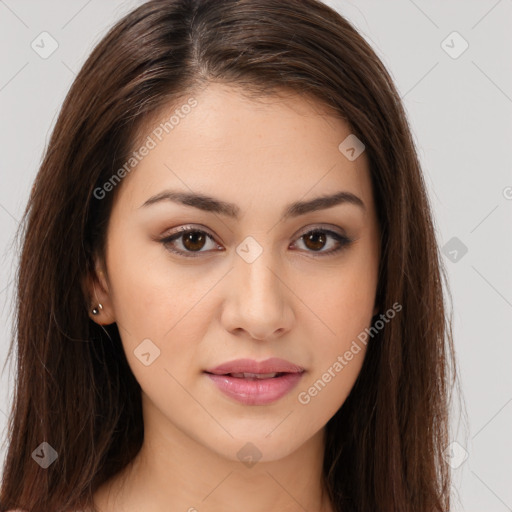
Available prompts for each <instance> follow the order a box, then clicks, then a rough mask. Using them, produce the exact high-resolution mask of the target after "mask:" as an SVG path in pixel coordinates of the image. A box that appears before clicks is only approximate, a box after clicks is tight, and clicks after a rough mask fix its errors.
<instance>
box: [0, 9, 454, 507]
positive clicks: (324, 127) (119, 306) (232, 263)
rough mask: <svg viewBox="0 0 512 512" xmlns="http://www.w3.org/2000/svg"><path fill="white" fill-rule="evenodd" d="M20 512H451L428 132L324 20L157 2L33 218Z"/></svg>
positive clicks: (84, 86)
mask: <svg viewBox="0 0 512 512" xmlns="http://www.w3.org/2000/svg"><path fill="white" fill-rule="evenodd" d="M25 221H26V225H25V231H24V233H23V236H24V238H23V250H22V255H21V260H20V268H19V274H18V283H17V290H18V296H17V323H16V326H17V331H16V340H15V342H16V343H17V348H18V350H17V369H18V373H17V380H16V389H15V397H14V403H13V410H12V413H11V418H10V424H9V446H8V453H7V459H6V462H5V467H4V475H3V483H2V488H1V495H0V500H1V507H2V508H1V510H2V511H4V510H8V509H13V508H16V507H18V508H20V509H24V510H28V511H43V510H44V511H76V510H95V511H101V512H111V511H115V510H124V511H127V512H128V511H135V510H148V511H157V512H159V511H163V510H188V511H194V510H199V511H202V510H211V511H217V510H223V511H230V510H235V509H236V510H238V509H240V508H241V507H243V508H244V510H246V511H261V510H315V511H321V512H326V511H337V512H338V511H343V512H346V511H364V512H367V511H370V510H371V511H411V510H414V511H415V512H427V511H428V512H432V511H447V510H449V503H450V499H449V489H450V475H449V471H448V466H447V464H446V462H445V461H444V459H443V456H442V454H443V450H444V449H445V447H446V445H447V443H448V439H447V427H448V423H447V422H448V405H447V404H448V393H449V388H450V376H451V375H452V374H451V373H450V370H451V369H452V368H453V366H454V365H453V346H452V337H451V326H450V323H449V322H448V321H447V319H446V314H445V304H444V302H443V287H442V283H441V276H442V272H443V269H442V266H441V262H440V258H439V252H438V248H437V243H436V239H435V232H434V228H433V220H432V213H431V210H430V206H429V201H428V197H427V194H426V190H425V184H424V181H423V177H422V174H421V169H420V166H419V162H418V158H417V154H416V150H415V147H414V143H413V141H412V137H411V134H410V130H409V127H408V123H407V120H406V116H405V113H404V110H403V107H402V105H401V102H400V99H399V96H398V94H397V92H396V89H395V87H394V85H393V83H392V80H391V78H390V76H389V74H388V73H387V71H386V70H385V68H384V66H383V65H382V63H381V62H380V60H379V59H378V58H377V56H376V55H375V53H374V52H373V51H372V49H371V48H370V47H369V46H368V45H367V44H366V42H365V41H364V39H363V38H362V37H361V36H360V35H359V34H358V33H357V32H356V30H355V29H354V28H353V27H352V26H351V25H350V24H349V23H348V22H347V21H346V20H345V19H344V18H343V17H341V16H340V15H339V14H337V13H336V12H334V11H333V10H331V9H330V8H328V7H326V6H325V5H323V4H321V3H319V2H316V1H314V0H286V1H283V0H279V1H277V0H241V1H240V0H239V1H235V0H222V1H219V0H150V1H149V2H147V3H145V4H144V5H142V6H140V7H139V8H137V9H135V10H134V11H133V12H132V13H130V14H128V15H127V16H125V17H124V18H123V19H122V20H121V21H120V22H119V23H117V24H116V26H115V27H114V28H112V30H111V31H110V32H109V33H108V34H107V35H106V36H105V37H104V39H103V40H102V41H101V42H100V43H99V44H98V46H97V47H96V48H95V50H94V51H93V53H92V55H91V56H90V57H89V59H88V60H87V62H86V63H85V65H84V66H83V68H82V70H81V71H80V73H79V75H78V76H77V78H76V80H75V82H74V84H73V86H72V88H71V90H70V92H69V94H68V96H67V98H66V100H65V103H64V105H63V107H62V110H61V113H60V115H59V118H58V121H57V123H56V126H55V129H54V131H53V135H52V138H51V140H50V143H49V147H48V149H47V152H46V155H45V158H44V161H43V163H42V166H41V169H40V171H39V173H38V175H37V178H36V181H35V184H34V187H33V189H32V193H31V196H30V200H29V204H28V207H27V210H26V213H25Z"/></svg>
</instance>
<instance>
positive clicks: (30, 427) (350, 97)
mask: <svg viewBox="0 0 512 512" xmlns="http://www.w3.org/2000/svg"><path fill="white" fill-rule="evenodd" d="M212 80H216V81H222V82H224V83H227V84H232V85H236V86H238V87H240V88H241V89H242V90H244V91H246V92H248V93H251V94H253V95H254V97H255V98H256V97H258V96H261V95H266V94H272V93H273V92H275V91H279V90H283V89H289V90H293V91H295V92H298V93H300V94H307V95H309V96H310V97H313V98H315V99H316V100H317V101H319V102H321V103H322V104H323V105H325V106H327V107H328V108H330V109H331V110H332V111H333V112H335V113H336V114H337V115H338V116H340V117H341V118H343V119H344V120H345V121H346V122H347V123H348V124H349V126H350V127H351V131H352V133H354V134H355V135H356V136H357V137H358V138H359V139H360V140H362V141H363V142H364V144H365V146H366V154H367V156H368V159H369V163H370V173H371V180H372V187H373V194H374V197H375V201H376V208H377V213H378V216H379V222H380V227H381V232H382V238H381V249H382V250H381V261H380V269H379V272H380V273H379V283H378V289H377V303H378V306H379V310H380V311H381V312H384V311H386V310H387V309H389V308H391V306H392V305H393V304H395V303H398V304H400V305H401V306H402V311H401V312H400V314H398V315H396V317H395V318H394V319H393V320H392V321H390V322H389V323H387V325H386V326H385V328H383V329H380V330H379V331H378V333H377V334H376V335H375V336H374V337H373V338H372V339H371V340H370V342H369V343H368V347H367V353H366V356H365V360H364V364H363V367H362V369H361V372H360V375H359V377H358V379H357V381H356V383H355V385H354V387H353V389H352V391H351V393H350V395H349V396H348V398H347V400H346V401H345V403H344V404H343V405H342V407H341V408H340V409H339V411H338V412H337V413H336V414H335V415H334V417H333V418H331V420H330V421H329V422H328V423H327V425H326V434H327V435H326V440H327V442H326V449H325V457H324V476H325V483H326V486H327V489H328V492H329V495H330V498H331V501H332V503H333V504H334V507H335V510H337V511H343V512H347V511H360V512H370V511H372V512H378V511H387V512H390V511H393V512H411V511H414V512H433V511H447V510H449V503H450V495H449V494H450V473H449V467H448V465H447V464H446V462H445V461H444V458H443V450H444V448H445V446H446V444H447V442H448V431H449V429H448V413H449V395H450V393H451V386H452V384H453V383H454V382H455V374H456V372H455V360H454V349H453V342H452V332H451V330H452V327H451V320H448V319H447V317H448V315H447V311H446V305H445V299H444V298H443V289H444V283H443V282H442V279H441V277H444V278H445V275H444V273H445V270H444V268H443V263H442V260H441V257H440V252H439V249H438V245H437V241H436V238H435V229H434V225H433V218H432V212H431V207H430V205H429V200H428V197H427V193H426V187H425V183H424V181H423V177H422V173H421V168H420V164H419V161H418V157H417V151H416V148H415V144H414V141H413V139H412V136H411V131H410V128H409V125H408V122H407V119H406V115H405V112H404V109H403V106H402V104H401V100H400V96H399V95H398V93H397V91H396V89H395V86H394V85H393V82H392V79H391V77H390V75H389V74H388V72H387V71H386V69H385V68H384V66H383V64H382V63H381V61H380V60H379V58H378V57H377V56H376V54H375V52H374V51H373V50H372V49H371V47H370V46H369V45H368V44H367V43H366V42H365V40H364V39H363V38H362V37H361V36H360V35H359V34H358V32H357V31H356V30H355V29H354V28H353V26H352V25H351V24H350V23H349V22H348V21H347V20H345V19H344V18H343V17H342V16H341V15H340V14H338V13H337V12H335V11H334V10H332V9H331V8H329V7H327V6H325V5H324V4H322V3H320V2H317V1H315V0H151V1H149V2H147V3H145V4H143V5H142V6H140V7H138V8H137V9H135V10H134V11H133V12H131V13H129V14H128V15H126V16H125V17H124V18H123V19H121V20H120V21H119V22H118V23H117V24H116V25H115V26H114V27H113V28H112V29H111V30H110V31H109V32H108V34H107V35H106V36H105V37H104V38H103V40H102V41H101V42H100V43H99V44H98V45H97V47H96V48H95V49H94V51H93V52H92V54H91V55H90V57H89V58H88V59H87V61H86V63H85V64H84V66H83V67H82V69H81V71H80V73H79V74H78V76H77V77H76V80H75V81H74V83H73V85H72V87H71V89H70V91H69V93H68V95H67V97H66V99H65V102H64V104H63V106H62V109H61V112H60V115H59V117H58V119H57V122H56V125H55V128H54V130H53V133H52V136H51V140H50V142H49V145H48V147H47V149H46V152H45V155H44V160H43V162H42V165H41V167H40V170H39V173H38V175H37V177H36V180H35V183H34V186H33V188H32V191H31V194H30V199H29V203H28V205H27V209H26V211H25V214H24V217H23V224H22V229H21V231H20V236H21V237H22V241H23V244H22V250H21V255H20V264H19V268H18V270H17V276H16V277H17V293H16V321H15V336H14V339H13V340H12V343H11V347H10V350H9V355H10V356H11V355H12V354H11V352H12V350H13V348H14V347H16V351H17V352H16V363H17V365H16V379H15V382H16V386H15V390H14V396H13V405H12V410H11V412H10V417H9V423H8V450H7V457H6V461H5V466H4V468H3V480H2V487H1V494H0V504H1V507H0V508H1V510H2V511H5V510H7V509H10V508H16V507H20V508H23V509H25V510H28V511H31V512H32V511H38V512H39V511H44V512H49V511H65V510H70V509H75V508H81V507H92V496H93V493H94V492H95V490H96V489H97V488H98V487H99V486H100V485H101V484H102V483H104V482H105V481H106V480H107V479H108V478H109V477H111V476H113V475H114V474H116V473H118V472H119V471H121V470H122V469H123V468H124V467H125V466H126V465H127V464H129V463H130V461H131V460H132V459H133V458H134V456H135V455H136V454H137V452H138V450H139V449H140V447H141V444H142V440H143V432H144V429H143V421H142V408H141V396H140V394H141V390H140V386H139V384H138V383H137V381H136V380H135V378H134V376H133V374H132V373H131V370H130V368H129V366H128V364H127V361H126V358H125V355H124V352H123V347H122V344H121V340H120V336H119V331H118V329H117V326H116V324H112V325H110V326H107V327H106V328H101V327H100V326H98V325H97V324H96V323H95V322H93V321H91V320H90V318H89V316H88V308H89V307H90V301H89V298H88V297H87V296H86V293H85V291H84V287H83V282H84V276H85V275H86V274H87V273H88V272H90V271H91V269H92V268H93V255H94V254H95V253H96V252H97V253H98V254H100V255H102V254H103V250H104V244H105V228H106V225H107V221H108V218H109V214H110V209H111V206H112V202H113V199H114V196H115V193H110V194H107V195H106V197H105V198H104V199H102V200H98V199H97V198H96V197H95V195H94V191H95V189H96V188H97V187H98V186H100V185H101V184H104V183H106V182H107V181H108V180H109V179H110V178H111V177H112V175H113V174H114V172H115V170H116V169H118V168H120V167H121V166H122V165H123V163H124V162H126V161H127V159H128V158H129V155H130V154H131V152H132V151H133V148H134V143H135V140H136V135H137V134H138V133H140V128H141V126H144V124H145V123H146V122H147V121H148V119H151V118H152V116H154V115H155V113H157V112H159V110H160V109H161V108H162V107H163V106H164V105H168V104H169V102H177V101H178V99H180V98H183V97H186V95H190V93H191V92H193V91H195V90H197V89H198V88H199V87H203V86H205V85H206V84H207V83H208V82H209V81H212ZM340 142H341V141H340ZM452 378H453V380H452ZM43 441H45V442H47V443H49V445H50V446H51V447H53V448H54V449H55V450H56V452H57V454H58V457H57V459H56V460H55V461H54V462H53V463H52V464H51V465H50V466H49V467H48V468H46V469H43V468H42V467H41V466H40V465H39V464H36V462H35V461H34V459H33V456H32V454H33V452H34V450H36V449H37V448H38V447H39V446H40V445H41V443H42V442H43Z"/></svg>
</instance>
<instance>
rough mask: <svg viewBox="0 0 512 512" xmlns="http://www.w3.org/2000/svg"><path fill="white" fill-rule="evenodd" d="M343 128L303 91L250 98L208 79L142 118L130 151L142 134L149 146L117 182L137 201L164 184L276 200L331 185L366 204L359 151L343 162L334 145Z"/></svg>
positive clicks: (139, 144) (365, 177) (347, 132)
mask: <svg viewBox="0 0 512 512" xmlns="http://www.w3.org/2000/svg"><path fill="white" fill-rule="evenodd" d="M187 105H188V107H187V108H185V107H186V106H187ZM189 105H194V106H193V107H192V108H191V107H190V106H189ZM350 134H351V130H350V127H349V125H348V124H347V123H346V122H345V121H344V120H342V119H341V118H340V117H339V116H335V115H334V114H333V112H332V111H331V112H328V111H327V109H326V108H325V107H324V106H323V105H322V104H321V103H320V102H317V101H315V100H314V99H312V98H311V97H308V96H303V95H299V94H293V93H289V92H285V91H283V92H282V93H281V94H279V95H278V94H276V95H272V96H266V97H261V98H250V97H248V96H247V94H244V93H243V91H241V90H240V89H239V88H236V87H232V86H226V85H221V84H210V85H209V86H208V87H207V88H206V89H204V90H202V91H201V92H199V93H197V94H191V95H190V96H184V97H183V98H182V99H181V100H179V101H176V102H173V103H172V104H169V105H168V106H166V107H165V108H163V109H161V110H160V111H159V112H158V114H157V115H155V116H154V117H152V119H151V120H148V122H146V123H145V125H144V126H143V127H142V128H141V130H140V131H139V133H138V141H137V143H136V144H134V148H133V149H134V150H135V151H136V150H137V149H138V148H141V147H142V146H144V144H147V143H148V141H149V140H151V143H150V144H149V145H150V146H151V149H150V150H149V151H147V152H146V156H144V157H143V158H141V159H140V161H139V162H138V163H137V165H136V167H135V168H134V171H133V172H130V173H129V175H128V176H127V177H126V178H124V179H123V181H124V183H123V188H125V187H126V188H128V189H130V194H129V196H130V197H131V198H132V199H133V200H136V201H137V202H139V203H140V202H141V201H142V202H143V201H144V200H145V199H147V196H148V195H149V194H155V193H158V192H160V191H162V190H163V189H164V188H165V187H170V188H174V189H176V188H177V187H179V188H180V189H182V190H186V191H194V192H201V193H208V194H209V195H216V196H218V197H232V198H234V197H237V198H240V201H238V202H241V203H243V201H244V199H246V200H247V201H249V202H253V201H255V200H262V201H263V200H267V201H271V202H274V201H278V202H279V203H280V204H281V203H287V202H289V200H296V199H297V198H299V197H304V196H307V195H308V194H309V195H311V196H317V195H319V194H323V193H326V192H328V191H332V190H348V191H350V192H352V193H354V194H357V195H358V196H360V197H362V198H364V200H365V203H366V202H371V201H372V197H371V184H370V176H369V170H368V165H367V159H366V155H365V154H364V152H363V153H362V154H361V155H360V156H359V157H358V158H357V159H356V160H354V161H350V160H349V159H347V158H346V157H345V156H344V155H343V154H342V153H341V152H340V150H339V149H338V146H339V145H340V143H341V142H342V141H343V140H344V139H346V137H347V136H349V135H350Z"/></svg>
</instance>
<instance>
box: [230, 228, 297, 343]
mask: <svg viewBox="0 0 512 512" xmlns="http://www.w3.org/2000/svg"><path fill="white" fill-rule="evenodd" d="M248 238H250V237H248ZM279 267H280V266H279V263H278V262H277V258H276V257H275V255H274V254H273V253H272V251H271V249H269V248H266V247H265V248H264V247H263V246H262V245H261V244H259V243H258V242H257V241H256V240H255V239H252V240H251V239H249V240H247V239H246V240H245V241H244V242H242V243H241V244H240V245H239V246H238V247H237V255H236V257H235V261H234V269H233V273H232V276H233V278H234V280H235V281H234V283H233V286H234V296H235V298H236V300H235V301H233V303H232V304H231V314H230V315H229V317H230V321H229V323H230V327H231V328H233V329H236V328H243V329H244V330H246V331H247V332H249V333H250V334H251V336H253V337H254V338H259V339H262V338H265V337H269V336H272V334H273V333H274V332H276V331H278V330H282V329H285V330H286V329H287V328H288V322H289V319H290V318H291V315H290V311H289V306H290V305H288V304H286V297H285V295H286V294H285V293H283V291H284V289H285V288H283V283H282V282H281V280H282V278H281V277H280V276H279V270H277V269H279Z"/></svg>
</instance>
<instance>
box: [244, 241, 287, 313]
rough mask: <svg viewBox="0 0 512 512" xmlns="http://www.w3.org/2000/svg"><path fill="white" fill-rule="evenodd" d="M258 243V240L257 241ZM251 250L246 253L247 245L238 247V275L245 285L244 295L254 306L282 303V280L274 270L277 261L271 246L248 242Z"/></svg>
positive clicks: (260, 306) (269, 305)
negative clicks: (266, 246)
mask: <svg viewBox="0 0 512 512" xmlns="http://www.w3.org/2000/svg"><path fill="white" fill-rule="evenodd" d="M256 243H257V242H256ZM247 244H248V247H249V252H247V253H244V252H243V250H244V249H246V246H244V245H243V244H240V246H239V247H238V248H237V254H238V256H239V257H238V261H237V262H236V265H235V266H236V269H235V270H236V275H237V277H238V278H239V279H240V281H241V286H242V287H243V293H242V296H243V297H245V299H246V300H247V301H248V302H249V303H250V305H251V307H253V308H262V307H267V308H270V307H275V306H277V305H278V303H280V293H281V290H280V280H279V279H278V276H277V275H276V271H275V270H273V269H274V268H275V267H276V261H275V258H274V255H273V254H272V251H271V250H270V249H269V248H265V249H264V248H263V246H261V245H260V244H258V246H259V247H258V246H256V245H255V244H254V242H251V241H249V242H247Z"/></svg>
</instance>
